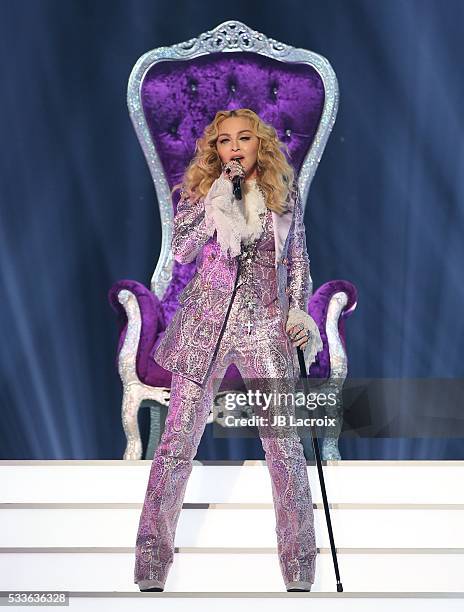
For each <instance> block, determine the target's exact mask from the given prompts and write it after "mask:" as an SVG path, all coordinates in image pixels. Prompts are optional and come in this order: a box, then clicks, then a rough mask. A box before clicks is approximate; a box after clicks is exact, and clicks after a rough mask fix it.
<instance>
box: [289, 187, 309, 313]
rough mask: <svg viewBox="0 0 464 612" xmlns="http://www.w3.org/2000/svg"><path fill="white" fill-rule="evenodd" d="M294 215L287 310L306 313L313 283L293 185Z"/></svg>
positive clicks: (304, 231)
mask: <svg viewBox="0 0 464 612" xmlns="http://www.w3.org/2000/svg"><path fill="white" fill-rule="evenodd" d="M293 198H294V207H295V208H294V213H293V219H292V224H291V226H290V231H289V234H290V237H289V245H288V256H287V258H288V269H287V287H288V297H289V309H291V308H298V309H300V310H302V311H304V312H305V313H307V312H308V302H309V298H310V297H311V296H312V294H313V281H312V278H311V271H310V265H309V256H308V250H307V247H306V230H305V225H304V215H303V207H302V203H301V197H300V192H299V189H298V185H297V184H296V183H295V185H294V195H293Z"/></svg>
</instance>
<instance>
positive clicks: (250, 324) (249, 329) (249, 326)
mask: <svg viewBox="0 0 464 612" xmlns="http://www.w3.org/2000/svg"><path fill="white" fill-rule="evenodd" d="M245 327H248V335H250V334H251V328H252V327H253V323H252V322H251V321H248V323H247V324H246V325H245Z"/></svg>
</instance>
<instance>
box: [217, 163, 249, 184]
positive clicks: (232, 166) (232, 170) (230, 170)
mask: <svg viewBox="0 0 464 612" xmlns="http://www.w3.org/2000/svg"><path fill="white" fill-rule="evenodd" d="M222 174H223V176H224V177H225V178H228V179H229V180H230V181H233V180H234V178H235V177H236V176H241V177H242V178H245V170H244V168H243V166H242V164H241V163H240V162H239V161H237V160H236V159H231V160H230V161H229V162H227V163H226V164H224V166H223V169H222Z"/></svg>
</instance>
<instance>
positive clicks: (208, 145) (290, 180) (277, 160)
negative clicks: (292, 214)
mask: <svg viewBox="0 0 464 612" xmlns="http://www.w3.org/2000/svg"><path fill="white" fill-rule="evenodd" d="M229 117H245V118H247V119H248V120H249V122H250V128H251V130H252V131H253V133H254V134H255V135H256V136H257V137H258V140H259V144H258V154H257V178H256V182H257V184H258V185H259V186H260V187H261V189H262V190H263V192H264V194H265V200H266V206H267V207H268V208H270V209H271V210H273V211H274V212H276V213H278V214H283V213H284V212H285V211H287V210H288V209H289V203H288V199H289V197H290V198H292V199H293V200H294V198H295V195H296V193H295V192H296V190H297V186H296V181H295V173H294V170H293V168H292V166H291V165H290V164H289V163H288V162H287V159H286V157H285V155H284V153H283V152H282V149H284V150H286V151H287V153H289V151H288V147H287V145H286V144H285V143H283V142H281V141H280V140H279V138H278V135H277V132H276V130H275V128H274V127H273V126H272V125H269V124H267V123H265V122H264V121H262V119H260V117H259V116H258V115H257V114H256V113H255V112H254V111H252V110H250V109H249V108H239V109H234V110H229V111H226V110H221V111H218V112H217V113H216V115H215V117H214V119H213V121H212V122H211V123H210V124H209V125H207V126H206V128H205V130H204V132H203V136H201V137H200V138H198V139H197V141H196V144H195V155H194V157H193V158H192V160H191V161H190V163H189V165H188V166H187V168H186V170H185V172H184V175H183V177H182V182H180V183H176V184H175V185H174V187H173V188H172V190H171V195H172V194H173V193H174V192H175V191H177V190H178V189H181V194H182V197H187V198H189V199H190V200H191V201H192V202H196V201H198V200H199V199H200V198H202V197H205V196H206V194H207V193H208V191H209V189H210V187H211V185H212V184H213V182H214V181H215V179H217V178H218V177H219V176H220V174H221V172H222V162H221V158H220V157H219V153H218V151H217V148H216V141H217V139H218V135H219V124H220V123H221V121H223V120H224V119H228V118H229ZM245 184H246V181H245ZM245 193H246V191H245Z"/></svg>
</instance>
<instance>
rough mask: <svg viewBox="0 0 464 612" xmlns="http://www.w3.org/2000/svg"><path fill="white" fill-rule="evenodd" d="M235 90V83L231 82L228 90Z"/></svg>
mask: <svg viewBox="0 0 464 612" xmlns="http://www.w3.org/2000/svg"><path fill="white" fill-rule="evenodd" d="M235 90H236V87H235V85H234V84H233V83H232V85H231V86H230V91H235Z"/></svg>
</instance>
